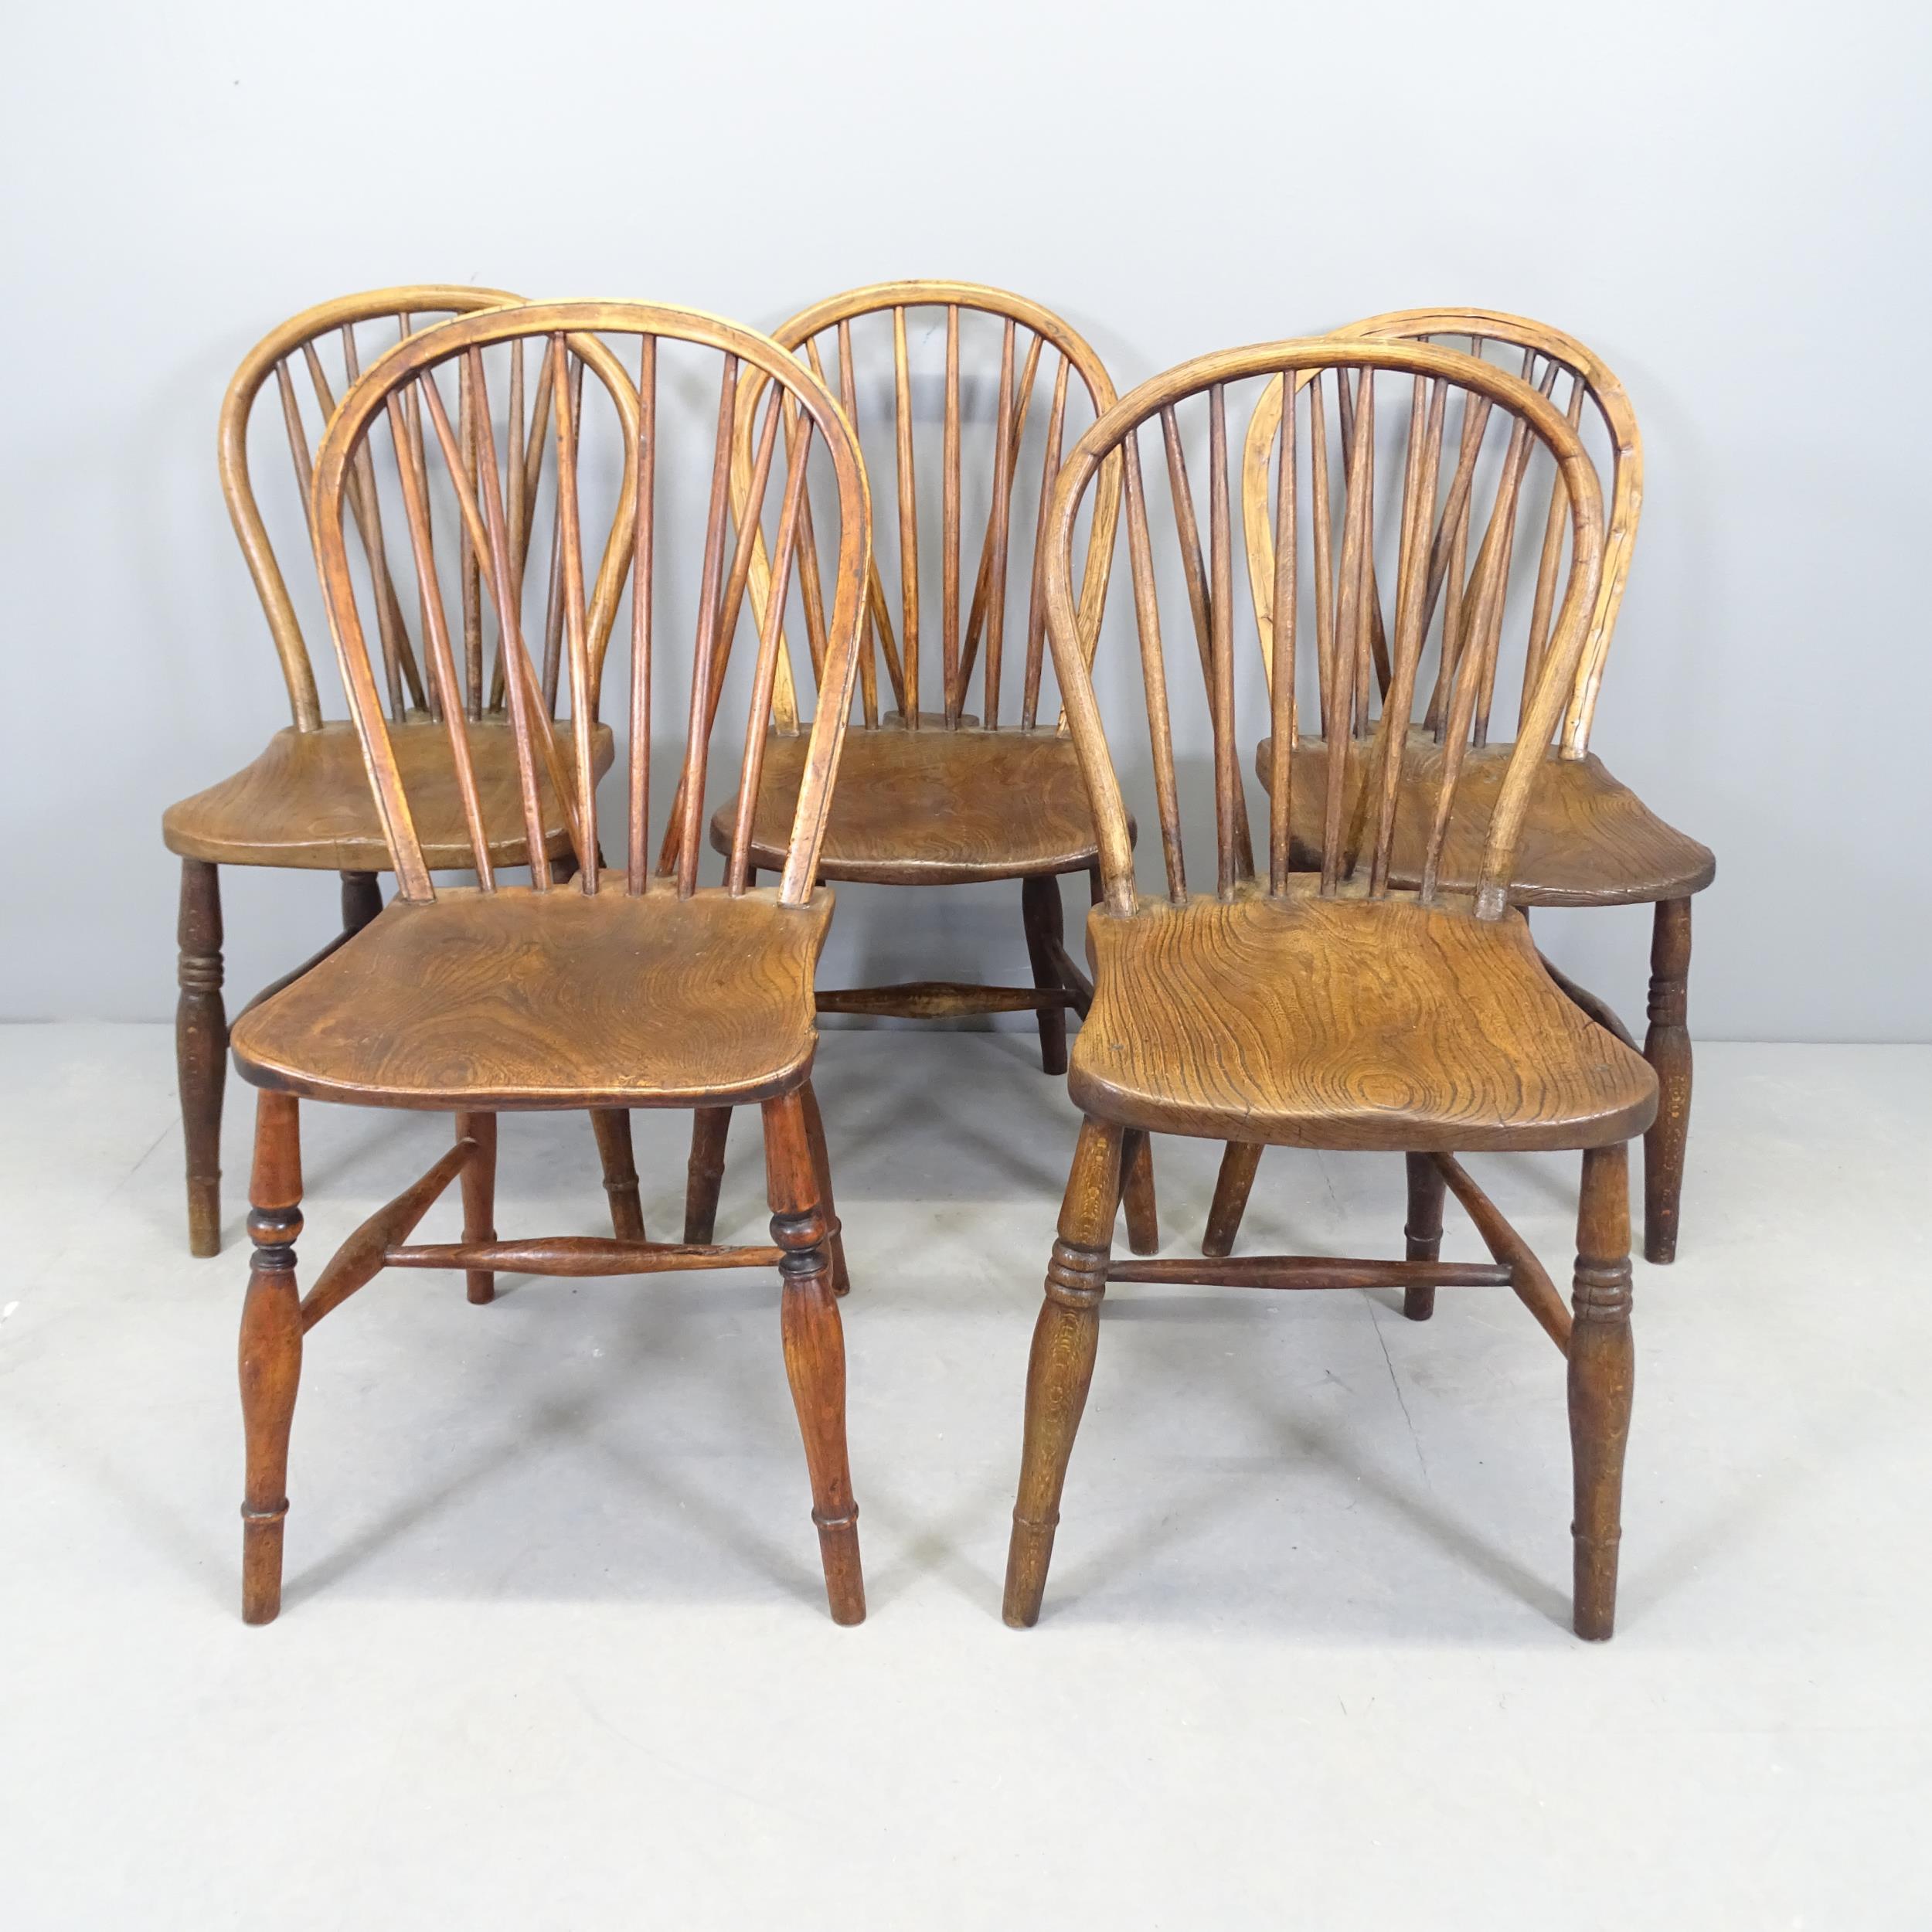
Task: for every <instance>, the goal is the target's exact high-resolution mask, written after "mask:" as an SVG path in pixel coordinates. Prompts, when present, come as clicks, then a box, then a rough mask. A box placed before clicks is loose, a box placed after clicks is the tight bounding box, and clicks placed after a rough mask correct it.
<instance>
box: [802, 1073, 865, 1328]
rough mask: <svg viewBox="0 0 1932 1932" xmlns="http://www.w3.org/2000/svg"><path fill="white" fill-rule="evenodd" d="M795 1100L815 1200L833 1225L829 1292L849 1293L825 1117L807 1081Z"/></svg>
mask: <svg viewBox="0 0 1932 1932" xmlns="http://www.w3.org/2000/svg"><path fill="white" fill-rule="evenodd" d="M798 1100H799V1104H801V1106H802V1107H804V1114H805V1132H806V1134H808V1136H809V1137H810V1138H811V1165H812V1168H813V1170H814V1172H815V1173H816V1174H817V1175H818V1199H820V1201H821V1202H823V1204H824V1206H825V1219H827V1220H828V1222H829V1223H831V1224H832V1292H833V1293H834V1294H851V1292H852V1277H851V1276H850V1275H849V1274H848V1273H847V1272H846V1270H845V1235H844V1233H843V1232H842V1228H841V1226H840V1223H839V1219H838V1208H837V1207H836V1206H835V1204H834V1203H833V1201H832V1155H830V1153H829V1152H828V1151H827V1150H826V1147H825V1117H824V1116H823V1115H822V1114H821V1113H820V1112H819V1111H818V1095H817V1094H815V1093H814V1092H813V1091H812V1087H811V1081H810V1080H807V1081H806V1083H804V1086H803V1087H801V1088H799V1090H798Z"/></svg>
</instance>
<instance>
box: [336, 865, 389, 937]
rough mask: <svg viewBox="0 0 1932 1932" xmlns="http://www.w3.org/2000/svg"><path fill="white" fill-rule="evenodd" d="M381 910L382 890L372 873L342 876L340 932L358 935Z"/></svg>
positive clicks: (347, 873)
mask: <svg viewBox="0 0 1932 1932" xmlns="http://www.w3.org/2000/svg"><path fill="white" fill-rule="evenodd" d="M381 910H383V888H382V885H381V883H380V882H379V880H378V879H377V878H376V875H375V873H373V872H344V873H343V874H342V930H343V931H344V932H345V933H359V932H360V931H361V930H362V928H363V927H365V926H366V925H367V924H368V923H369V921H370V920H372V919H373V918H374V917H376V914H377V913H379V912H380V911H381Z"/></svg>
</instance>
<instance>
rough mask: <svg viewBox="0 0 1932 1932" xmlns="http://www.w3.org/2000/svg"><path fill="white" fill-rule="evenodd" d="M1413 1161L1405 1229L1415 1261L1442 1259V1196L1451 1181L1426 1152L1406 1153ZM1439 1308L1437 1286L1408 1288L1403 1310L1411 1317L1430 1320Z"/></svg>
mask: <svg viewBox="0 0 1932 1932" xmlns="http://www.w3.org/2000/svg"><path fill="white" fill-rule="evenodd" d="M1403 1158H1404V1159H1405V1160H1406V1161H1407V1162H1408V1163H1409V1221H1408V1225H1407V1226H1406V1227H1404V1228H1403V1230H1402V1232H1403V1235H1404V1236H1406V1239H1407V1242H1408V1247H1407V1249H1406V1253H1407V1256H1408V1258H1409V1259H1410V1260H1411V1261H1439V1260H1441V1259H1442V1197H1443V1192H1444V1189H1445V1188H1446V1187H1447V1182H1445V1181H1444V1179H1443V1178H1442V1169H1441V1168H1439V1167H1437V1165H1436V1164H1435V1162H1434V1161H1432V1160H1430V1158H1429V1157H1428V1155H1426V1154H1409V1155H1404V1156H1403ZM1435 1311H1436V1291H1435V1290H1434V1288H1433V1287H1412V1288H1404V1289H1403V1291H1402V1312H1403V1314H1404V1315H1406V1316H1407V1317H1408V1318H1409V1319H1410V1321H1427V1320H1428V1319H1429V1318H1430V1316H1431V1315H1434V1313H1435Z"/></svg>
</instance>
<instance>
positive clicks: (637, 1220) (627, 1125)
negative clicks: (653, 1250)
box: [590, 1107, 645, 1241]
mask: <svg viewBox="0 0 1932 1932" xmlns="http://www.w3.org/2000/svg"><path fill="white" fill-rule="evenodd" d="M590 1125H591V1128H592V1129H593V1130H594V1131H595V1133H596V1134H597V1158H599V1159H600V1161H602V1162H603V1163H604V1192H605V1193H606V1194H607V1195H609V1196H610V1197H611V1232H612V1233H614V1234H615V1235H616V1236H617V1239H618V1240H620V1241H641V1240H644V1239H645V1232H644V1203H643V1202H641V1200H639V1199H638V1164H637V1162H636V1160H635V1158H634V1157H633V1156H632V1154H631V1116H630V1115H629V1114H628V1113H627V1112H626V1111H624V1108H622V1107H592V1108H591V1110H590Z"/></svg>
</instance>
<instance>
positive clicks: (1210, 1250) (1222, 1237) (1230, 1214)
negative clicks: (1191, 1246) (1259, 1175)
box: [1201, 1141, 1261, 1261]
mask: <svg viewBox="0 0 1932 1932" xmlns="http://www.w3.org/2000/svg"><path fill="white" fill-rule="evenodd" d="M1260 1165H1261V1150H1260V1148H1259V1147H1258V1146H1257V1145H1253V1143H1251V1142H1250V1141H1229V1142H1228V1144H1227V1145H1226V1148H1223V1151H1222V1154H1221V1172H1220V1173H1219V1175H1217V1176H1216V1179H1215V1182H1214V1201H1213V1206H1210V1207H1209V1209H1208V1218H1207V1230H1206V1233H1203V1234H1202V1236H1201V1252H1202V1253H1203V1254H1205V1255H1208V1256H1210V1257H1213V1259H1214V1260H1217V1261H1218V1260H1223V1259H1224V1258H1225V1257H1227V1256H1228V1255H1230V1254H1232V1253H1233V1252H1234V1237H1235V1236H1236V1235H1237V1234H1239V1233H1240V1231H1241V1217H1242V1216H1243V1215H1244V1214H1245V1213H1247V1211H1248V1195H1249V1193H1250V1190H1251V1189H1253V1185H1254V1176H1255V1171H1256V1170H1257V1168H1259V1167H1260Z"/></svg>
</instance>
